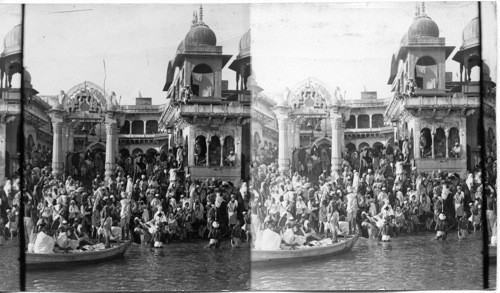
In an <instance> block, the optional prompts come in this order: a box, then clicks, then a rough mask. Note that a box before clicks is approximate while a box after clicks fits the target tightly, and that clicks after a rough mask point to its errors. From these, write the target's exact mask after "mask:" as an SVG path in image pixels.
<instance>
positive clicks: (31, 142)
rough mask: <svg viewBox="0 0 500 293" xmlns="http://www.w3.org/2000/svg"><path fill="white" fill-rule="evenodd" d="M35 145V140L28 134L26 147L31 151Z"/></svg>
mask: <svg viewBox="0 0 500 293" xmlns="http://www.w3.org/2000/svg"><path fill="white" fill-rule="evenodd" d="M34 146H35V142H34V140H33V135H31V134H30V135H28V142H27V144H26V149H27V150H28V151H30V152H31V150H32V149H33V147H34Z"/></svg>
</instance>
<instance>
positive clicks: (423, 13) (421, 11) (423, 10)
mask: <svg viewBox="0 0 500 293" xmlns="http://www.w3.org/2000/svg"><path fill="white" fill-rule="evenodd" d="M420 15H422V16H424V15H425V2H422V8H421V10H420Z"/></svg>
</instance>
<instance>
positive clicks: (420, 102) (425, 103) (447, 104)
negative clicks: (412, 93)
mask: <svg viewBox="0 0 500 293" xmlns="http://www.w3.org/2000/svg"><path fill="white" fill-rule="evenodd" d="M479 103H480V102H479V97H468V96H465V95H457V96H446V97H437V96H434V97H422V96H419V97H408V98H405V99H404V106H405V107H406V108H420V107H438V108H463V107H467V108H477V107H479Z"/></svg>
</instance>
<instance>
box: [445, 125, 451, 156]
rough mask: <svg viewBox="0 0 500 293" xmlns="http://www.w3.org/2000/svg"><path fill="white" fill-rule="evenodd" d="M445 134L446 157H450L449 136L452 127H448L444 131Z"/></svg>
mask: <svg viewBox="0 0 500 293" xmlns="http://www.w3.org/2000/svg"><path fill="white" fill-rule="evenodd" d="M444 134H445V135H446V158H449V157H450V155H449V154H450V149H449V144H448V138H449V137H450V128H446V130H445V131H444Z"/></svg>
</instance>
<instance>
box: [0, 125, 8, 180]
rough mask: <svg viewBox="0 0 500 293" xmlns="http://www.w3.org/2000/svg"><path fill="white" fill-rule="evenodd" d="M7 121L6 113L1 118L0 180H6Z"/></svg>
mask: <svg viewBox="0 0 500 293" xmlns="http://www.w3.org/2000/svg"><path fill="white" fill-rule="evenodd" d="M6 139H7V123H6V122H5V115H2V117H1V119H0V182H2V184H3V183H4V182H5V168H6V167H7V166H6V165H5V164H6V163H7V162H6V161H5V154H6V152H7V142H6Z"/></svg>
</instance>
